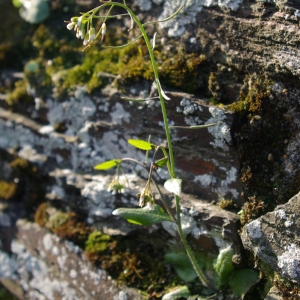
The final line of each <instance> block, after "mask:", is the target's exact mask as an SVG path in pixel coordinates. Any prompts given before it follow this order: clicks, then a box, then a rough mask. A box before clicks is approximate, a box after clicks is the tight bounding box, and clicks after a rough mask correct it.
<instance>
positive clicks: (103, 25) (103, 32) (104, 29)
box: [101, 23, 106, 35]
mask: <svg viewBox="0 0 300 300" xmlns="http://www.w3.org/2000/svg"><path fill="white" fill-rule="evenodd" d="M101 29H102V30H101V34H102V35H105V34H106V24H105V23H103V24H102V26H101Z"/></svg>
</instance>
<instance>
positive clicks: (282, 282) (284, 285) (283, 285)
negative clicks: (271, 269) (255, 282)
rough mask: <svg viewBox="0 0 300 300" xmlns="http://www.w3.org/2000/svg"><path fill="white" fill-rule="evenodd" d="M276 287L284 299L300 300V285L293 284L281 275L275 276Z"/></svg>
mask: <svg viewBox="0 0 300 300" xmlns="http://www.w3.org/2000/svg"><path fill="white" fill-rule="evenodd" d="M274 285H275V286H276V287H277V288H278V290H279V291H280V292H281V293H282V296H283V299H291V300H296V299H299V294H300V286H299V285H298V284H295V283H292V282H291V281H289V280H287V279H286V278H283V277H281V276H280V275H279V274H275V276H274Z"/></svg>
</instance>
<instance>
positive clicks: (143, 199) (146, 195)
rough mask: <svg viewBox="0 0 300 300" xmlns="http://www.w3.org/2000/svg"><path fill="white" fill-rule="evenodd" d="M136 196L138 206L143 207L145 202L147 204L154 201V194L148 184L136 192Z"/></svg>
mask: <svg viewBox="0 0 300 300" xmlns="http://www.w3.org/2000/svg"><path fill="white" fill-rule="evenodd" d="M137 197H138V198H139V202H138V205H139V206H140V207H143V206H144V205H145V204H147V205H149V204H154V203H155V200H154V196H153V194H152V191H151V189H150V187H149V186H148V185H147V187H146V188H144V189H143V190H142V192H141V193H139V194H137Z"/></svg>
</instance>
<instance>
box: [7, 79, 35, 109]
mask: <svg viewBox="0 0 300 300" xmlns="http://www.w3.org/2000/svg"><path fill="white" fill-rule="evenodd" d="M6 102H7V104H8V105H10V106H12V105H14V104H16V103H27V104H30V103H31V104H32V103H34V101H33V98H32V97H31V96H29V95H28V92H27V84H26V82H25V81H24V80H20V81H17V82H16V83H15V87H14V89H13V91H12V92H11V93H9V94H8V97H7V99H6Z"/></svg>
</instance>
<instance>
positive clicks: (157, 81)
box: [156, 78, 171, 100]
mask: <svg viewBox="0 0 300 300" xmlns="http://www.w3.org/2000/svg"><path fill="white" fill-rule="evenodd" d="M156 84H157V89H158V92H160V93H161V95H162V96H163V98H164V99H165V100H171V98H169V97H168V96H167V95H166V94H165V92H164V91H163V89H162V88H161V85H160V82H159V80H158V79H157V78H156Z"/></svg>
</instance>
